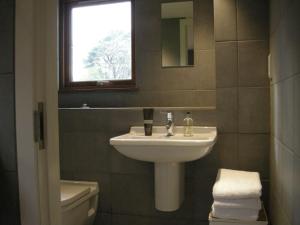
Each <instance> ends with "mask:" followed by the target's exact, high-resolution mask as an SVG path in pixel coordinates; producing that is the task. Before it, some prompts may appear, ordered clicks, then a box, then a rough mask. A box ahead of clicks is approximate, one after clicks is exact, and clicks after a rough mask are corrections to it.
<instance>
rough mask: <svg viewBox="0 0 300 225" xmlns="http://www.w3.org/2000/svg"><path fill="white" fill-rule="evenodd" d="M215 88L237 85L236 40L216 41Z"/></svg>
mask: <svg viewBox="0 0 300 225" xmlns="http://www.w3.org/2000/svg"><path fill="white" fill-rule="evenodd" d="M216 78H217V79H216V82H217V85H216V86H217V88H226V87H237V85H238V47H237V42H234V41H232V42H217V43H216Z"/></svg>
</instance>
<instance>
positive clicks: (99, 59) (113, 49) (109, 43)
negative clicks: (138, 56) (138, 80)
mask: <svg viewBox="0 0 300 225" xmlns="http://www.w3.org/2000/svg"><path fill="white" fill-rule="evenodd" d="M71 51H72V52H71V55H72V81H74V82H79V81H99V80H130V79H131V3H130V2H122V3H112V4H103V5H93V6H84V7H78V8H73V9H72V48H71Z"/></svg>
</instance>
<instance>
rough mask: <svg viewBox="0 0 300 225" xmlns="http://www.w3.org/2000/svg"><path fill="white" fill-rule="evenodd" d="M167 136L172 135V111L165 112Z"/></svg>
mask: <svg viewBox="0 0 300 225" xmlns="http://www.w3.org/2000/svg"><path fill="white" fill-rule="evenodd" d="M166 128H167V137H170V136H174V121H173V113H171V112H168V113H167V125H166Z"/></svg>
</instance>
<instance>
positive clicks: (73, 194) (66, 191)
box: [60, 182, 91, 207]
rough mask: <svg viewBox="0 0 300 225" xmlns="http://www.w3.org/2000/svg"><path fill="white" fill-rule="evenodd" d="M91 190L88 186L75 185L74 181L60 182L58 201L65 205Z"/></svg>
mask: <svg viewBox="0 0 300 225" xmlns="http://www.w3.org/2000/svg"><path fill="white" fill-rule="evenodd" d="M90 191H91V189H90V187H87V186H82V185H76V184H74V183H68V182H61V184H60V193H61V194H60V202H61V206H62V207H64V206H67V205H70V204H72V203H74V202H76V201H77V200H78V199H80V198H82V197H84V196H85V195H87V194H89V193H90Z"/></svg>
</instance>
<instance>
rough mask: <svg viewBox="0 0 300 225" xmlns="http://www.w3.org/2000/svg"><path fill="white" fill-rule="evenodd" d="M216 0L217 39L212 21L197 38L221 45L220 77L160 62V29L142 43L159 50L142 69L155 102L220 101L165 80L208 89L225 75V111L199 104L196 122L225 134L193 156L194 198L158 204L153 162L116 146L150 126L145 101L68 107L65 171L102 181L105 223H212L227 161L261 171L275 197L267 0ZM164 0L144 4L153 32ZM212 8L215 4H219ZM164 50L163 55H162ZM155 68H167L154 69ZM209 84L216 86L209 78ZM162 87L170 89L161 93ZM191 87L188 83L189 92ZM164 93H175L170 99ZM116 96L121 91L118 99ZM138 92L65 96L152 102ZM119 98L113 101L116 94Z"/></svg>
mask: <svg viewBox="0 0 300 225" xmlns="http://www.w3.org/2000/svg"><path fill="white" fill-rule="evenodd" d="M147 2H149V1H147V0H137V4H140V6H142V5H143V4H146V3H147ZM155 2H156V1H155ZM195 2H196V5H197V4H203V6H205V5H206V6H207V4H208V5H209V6H210V7H212V5H211V4H212V2H213V1H211V0H208V1H207V0H201V1H195ZM142 3H143V4H142ZM214 4H215V7H214V13H215V34H216V42H215V41H213V42H214V43H211V41H210V38H208V39H207V38H205V37H210V35H207V36H206V35H205V34H206V33H207V34H210V32H211V28H210V25H209V26H208V25H207V28H206V29H204V28H203V31H202V32H203V35H199V36H197V40H196V43H198V44H199V43H200V44H203V45H205V46H213V45H214V44H215V45H216V67H214V68H213V69H212V70H213V71H214V70H215V69H216V75H217V76H216V78H215V77H214V76H213V79H214V81H211V82H205V79H206V78H205V76H204V78H205V79H204V80H203V81H202V82H198V81H199V80H200V79H203V78H202V76H203V74H204V73H203V72H201V71H203V70H202V69H201V66H199V67H197V66H196V67H195V68H194V69H191V68H184V69H160V65H161V62H160V52H159V49H157V47H158V44H157V42H158V41H159V39H157V37H155V36H153V35H147V36H146V35H145V36H144V37H143V38H144V42H142V43H140V44H139V45H138V46H139V48H141V50H140V51H145V53H146V54H145V55H147V54H150V55H152V56H151V57H150V58H151V60H150V59H148V61H147V63H146V64H142V66H141V71H143V73H142V76H141V78H140V79H141V80H140V81H139V82H140V84H142V85H143V86H142V87H145V88H146V87H147V85H149V86H148V87H147V88H148V89H145V90H149V95H150V97H149V99H148V100H147V101H148V102H147V105H155V106H165V105H166V102H168V104H169V103H170V102H171V104H170V105H169V106H187V105H189V106H190V105H193V106H203V105H212V104H207V103H203V102H206V101H207V99H208V100H209V99H210V98H209V96H210V95H208V98H207V97H205V96H203V98H190V97H191V96H189V99H185V98H182V97H181V95H180V96H177V95H169V89H166V91H165V88H166V86H165V84H166V83H165V82H167V81H166V80H165V79H167V80H169V81H171V82H172V83H171V84H170V88H171V89H172V88H175V89H174V91H172V93H176V92H177V91H175V90H176V89H178V90H179V89H185V88H188V87H190V85H196V86H192V87H200V86H199V85H204V84H205V87H207V88H208V87H209V86H210V85H212V84H213V83H214V82H215V81H216V87H217V98H216V99H217V100H216V105H217V110H216V111H214V110H211V111H209V110H208V111H198V110H195V111H193V116H194V119H195V124H196V125H217V126H218V130H219V136H218V142H217V144H216V146H215V147H214V150H213V151H212V152H211V153H210V154H209V155H208V156H207V157H205V158H203V159H200V160H198V161H195V162H191V163H188V164H187V167H186V176H187V179H186V188H187V190H186V200H185V202H184V205H183V206H182V207H181V209H180V210H179V211H176V212H173V213H161V212H158V211H156V210H155V208H154V190H153V185H154V184H153V165H152V164H151V163H143V162H139V161H136V160H131V159H129V158H126V157H124V156H122V155H121V154H119V153H118V152H117V151H116V150H114V149H113V148H112V147H111V146H110V145H109V138H110V137H113V136H116V135H120V134H123V133H125V132H128V129H129V127H130V126H132V125H142V112H141V109H128V108H127V109H126V108H123V109H90V110H82V109H78V110H76V109H63V110H60V142H61V143H60V144H61V145H60V149H61V169H62V171H61V174H62V177H63V178H65V179H76V180H98V181H99V183H100V208H99V211H98V215H97V221H96V224H101V222H102V224H106V225H110V224H111V225H134V224H147V225H150V224H151V225H152V224H153V225H154V224H159V225H161V224H162V225H164V224H167V225H169V224H171V225H173V224H176V225H177V224H178V225H185V224H190V225H192V224H199V225H204V224H207V217H208V213H209V210H210V207H211V204H212V196H211V190H212V185H213V183H214V180H215V176H216V173H217V169H218V168H220V167H226V168H234V169H244V170H255V171H259V172H260V173H261V176H262V178H263V185H264V190H263V200H264V202H265V203H266V204H267V202H268V199H267V197H268V186H269V166H268V165H269V140H270V136H269V132H270V128H269V126H270V119H269V114H270V112H269V102H270V98H269V82H268V78H267V54H268V2H267V1H265V0H237V1H233V0H215V1H214ZM155 5H156V4H153V5H152V1H151V4H150V5H149V7H148V9H146V8H147V7H145V8H144V10H145V11H142V12H140V13H138V12H137V13H138V14H140V16H145V20H144V19H139V20H140V21H139V23H142V24H144V25H143V26H141V27H143V29H144V30H143V32H144V33H145V32H151V31H152V30H153V29H157V27H159V13H158V14H157V12H156V10H159V8H157V7H158V6H157V5H156V6H155ZM153 7H156V10H153ZM210 7H209V9H211V10H213V8H210ZM141 8H143V7H141ZM200 8H201V7H200ZM206 9H207V8H206ZM206 9H205V7H204V8H203V9H202V10H203V13H202V15H203V18H202V19H199V21H201V23H200V24H202V23H204V24H205V23H206V22H207V21H208V22H209V23H210V22H211V18H210V16H209V15H207V14H206V13H207V10H206ZM141 10H142V9H141ZM151 10H153V11H151ZM204 15H207V16H204ZM151 18H152V19H151ZM150 21H152V22H150ZM154 21H156V22H155V23H154ZM209 23H208V24H209ZM199 26H200V25H199ZM157 32H158V31H157ZM137 36H139V34H137ZM138 40H140V42H141V40H143V39H142V37H140V38H137V41H138ZM145 43H147V44H145ZM199 48H200V47H199ZM211 51H213V50H201V51H200V53H199V55H201V54H207V53H209V52H211ZM155 54H156V55H157V57H156V58H155V57H153V56H154V55H155ZM146 58H147V57H146ZM204 59H205V57H203V60H204ZM208 59H209V58H208ZM139 60H145V59H139ZM152 60H153V61H152ZM206 64H207V65H208V67H207V68H210V63H205V65H206ZM138 66H139V64H138ZM153 68H156V70H157V71H159V73H153ZM210 70H211V69H210ZM149 71H152V72H150V73H149ZM210 74H212V73H210ZM213 74H214V73H213ZM185 75H187V76H185ZM182 76H184V77H182ZM170 78H171V79H170ZM194 81H197V82H194ZM209 83H210V85H207V84H209ZM206 85H207V86H206ZM211 87H212V86H211ZM214 88H215V87H214ZM152 89H153V90H155V91H152ZM156 90H157V93H158V92H160V93H161V94H162V95H161V94H160V95H159V96H158V95H154V94H155V93H156ZM142 92H143V91H141V93H142ZM145 92H146V91H145ZM170 92H171V91H170ZM184 92H185V91H183V92H182V91H181V90H180V93H184ZM204 92H206V91H204ZM163 94H166V95H165V96H167V97H165V98H164V99H162V96H164V95H163ZM111 95H112V96H118V97H113V98H112V97H111ZM135 95H136V94H135V93H118V94H116V93H103V94H101V95H100V94H91V93H89V94H84V95H83V94H69V95H63V96H62V95H61V96H60V104H61V106H80V104H82V103H83V102H87V103H89V104H92V105H98V104H100V105H102V104H103V102H104V101H106V102H107V103H105V104H104V105H105V106H112V105H109V104H115V103H117V105H118V106H128V105H129V106H136V105H137V106H144V103H145V101H144V100H143V101H142V102H141V101H140V100H141V99H143V98H138V97H137V96H136V97H132V96H135ZM124 96H125V97H124ZM151 98H152V99H151ZM105 99H106V100H105ZM112 99H113V100H114V102H113V103H109V102H110V101H112ZM144 99H147V98H144ZM208 102H211V101H210V100H209V101H208ZM184 112H185V111H175V118H176V124H177V125H178V124H181V123H182V119H183V117H184ZM163 121H164V116H163V115H161V114H160V113H159V110H156V115H155V123H156V124H162V123H163Z"/></svg>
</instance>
